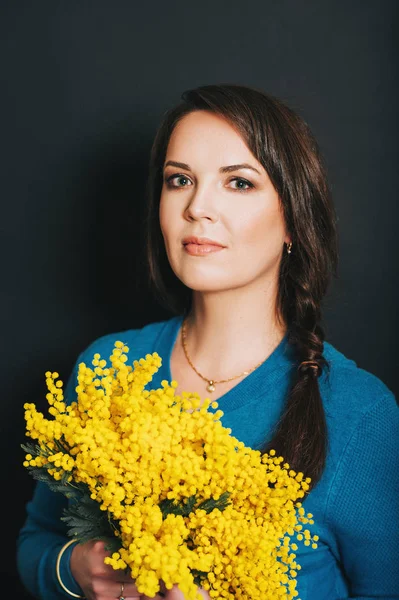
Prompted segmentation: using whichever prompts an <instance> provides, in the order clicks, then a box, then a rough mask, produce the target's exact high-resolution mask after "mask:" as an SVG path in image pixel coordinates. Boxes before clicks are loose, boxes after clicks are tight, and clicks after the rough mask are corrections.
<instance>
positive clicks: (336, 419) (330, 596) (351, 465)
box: [17, 316, 399, 600]
mask: <svg viewBox="0 0 399 600" xmlns="http://www.w3.org/2000/svg"><path fill="white" fill-rule="evenodd" d="M181 322H182V317H180V316H179V317H173V318H171V319H169V320H166V321H162V322H157V323H152V324H149V325H147V326H145V327H143V328H142V329H136V330H129V331H123V332H118V333H115V334H109V335H106V336H103V337H101V338H99V339H97V340H95V341H94V342H93V343H92V344H90V346H88V348H86V349H85V350H84V352H82V354H81V355H80V356H79V357H78V360H77V361H76V364H75V367H74V370H73V372H72V374H71V377H70V378H69V381H68V384H67V386H66V389H65V395H66V398H67V401H68V402H71V401H73V400H74V399H75V398H76V392H75V391H74V390H75V386H76V384H77V383H76V382H77V367H78V364H79V362H81V361H84V362H85V363H86V364H88V365H89V364H91V360H92V357H93V354H94V353H95V352H99V353H100V354H101V356H102V358H105V359H107V358H108V357H109V356H110V354H111V352H112V349H113V346H114V342H115V341H116V340H121V341H123V342H125V343H126V344H127V345H128V346H129V348H130V352H129V362H130V364H131V363H132V361H133V360H135V359H138V358H141V357H143V356H145V354H147V353H151V352H154V351H156V352H158V354H159V355H160V356H161V358H162V359H163V364H162V367H161V368H160V370H159V371H158V373H156V375H155V376H154V378H153V380H152V382H151V384H150V387H152V388H156V387H160V384H161V380H163V379H166V380H168V381H171V379H172V376H171V372H170V355H171V350H172V348H173V345H174V342H175V340H176V338H177V335H178V332H179V328H180V325H181ZM324 356H325V358H326V359H327V360H328V361H329V363H330V367H331V368H330V374H329V376H328V375H327V373H326V372H324V373H323V375H322V376H321V377H320V378H319V384H320V390H321V396H322V399H323V403H324V409H325V413H326V419H327V426H328V436H329V451H328V458H327V463H326V468H325V471H324V473H323V476H322V478H321V480H320V481H319V483H318V484H317V486H316V487H315V488H314V489H313V490H312V491H311V492H310V493H309V495H308V496H307V497H306V499H305V500H304V502H303V506H304V508H305V510H306V512H311V513H313V515H314V521H315V524H314V525H312V526H311V527H312V532H313V533H314V534H318V535H319V537H320V541H319V545H318V548H317V549H316V550H314V549H311V548H307V547H305V546H304V545H303V544H302V543H298V546H299V550H298V552H297V557H298V562H299V564H300V565H301V567H302V569H301V570H300V571H299V574H298V587H297V589H298V592H299V597H300V598H301V600H344V599H347V598H356V600H369V599H371V598H380V599H382V598H384V600H388V599H393V598H397V599H398V598H399V527H398V523H399V477H398V473H399V460H398V459H399V452H398V443H397V441H398V439H399V409H398V406H397V403H396V400H395V397H394V395H393V394H392V392H391V391H390V390H389V389H388V388H387V387H386V385H385V384H384V383H383V382H382V381H381V380H380V379H378V378H377V377H375V376H374V375H372V374H371V373H369V372H367V371H365V370H363V369H360V368H358V367H357V365H356V364H355V362H353V361H352V360H349V359H348V358H346V357H345V356H344V355H343V354H341V353H340V352H338V351H337V350H336V349H335V348H334V347H333V346H332V345H331V344H329V343H327V342H326V343H325V344H324ZM294 368H296V362H295V358H294V355H293V351H292V348H291V347H290V346H289V344H288V343H287V336H285V337H284V339H283V340H282V341H281V343H280V344H279V345H278V347H277V348H276V349H275V350H274V352H273V353H272V354H271V355H270V356H269V358H268V359H267V360H266V361H265V362H264V363H263V364H262V365H261V366H260V367H258V368H257V369H256V370H255V371H253V372H252V373H251V374H250V375H248V376H247V377H246V378H245V379H243V380H242V381H240V383H238V384H237V385H236V386H235V387H234V388H233V389H231V390H230V391H229V392H227V393H226V394H224V395H223V396H222V397H220V398H219V399H218V403H219V407H220V409H221V410H222V411H223V412H224V416H223V417H222V422H223V424H224V425H225V426H226V427H230V428H231V429H232V434H233V435H234V436H235V437H237V438H238V439H240V440H241V441H243V442H244V443H245V444H246V445H248V446H251V447H252V448H255V449H259V448H260V447H261V445H262V444H263V443H264V441H265V440H268V439H270V436H271V433H272V430H273V427H274V425H275V424H276V422H277V420H278V418H279V416H280V415H281V412H282V409H283V405H284V402H285V398H286V396H287V393H288V390H289V383H290V375H291V373H292V369H294ZM64 506H66V500H65V498H64V497H63V496H61V495H60V494H55V493H53V492H51V491H49V489H48V488H47V486H45V484H40V483H39V484H38V485H37V486H36V489H35V493H34V496H33V499H32V500H31V501H30V502H29V503H28V504H27V507H26V510H27V517H26V522H25V524H24V526H23V527H22V529H21V531H20V535H19V538H18V550H17V560H18V569H19V573H20V577H21V579H22V581H23V582H24V584H25V586H26V588H27V589H28V590H29V591H30V592H31V593H32V594H33V595H34V596H36V597H37V598H40V599H43V600H58V599H59V600H61V599H62V598H67V597H70V596H68V595H66V594H65V593H64V592H63V591H62V589H61V588H60V586H59V584H58V582H57V579H56V576H55V562H56V558H57V554H58V552H59V550H60V548H61V547H62V546H63V544H65V542H66V541H67V539H68V538H67V536H66V533H65V526H64V524H63V522H62V521H60V516H61V514H62V510H63V508H64ZM71 552H72V548H71V547H70V548H68V550H67V551H66V552H65V553H64V555H63V560H62V561H61V575H62V579H63V581H64V583H65V584H66V586H67V587H68V588H69V589H70V590H71V591H73V592H75V593H78V594H79V593H80V594H81V593H82V592H81V590H80V588H79V586H78V585H77V583H76V582H75V581H74V579H73V577H72V574H71V572H70V568H69V559H70V554H71Z"/></svg>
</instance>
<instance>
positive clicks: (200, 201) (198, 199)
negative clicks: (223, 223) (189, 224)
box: [184, 186, 219, 222]
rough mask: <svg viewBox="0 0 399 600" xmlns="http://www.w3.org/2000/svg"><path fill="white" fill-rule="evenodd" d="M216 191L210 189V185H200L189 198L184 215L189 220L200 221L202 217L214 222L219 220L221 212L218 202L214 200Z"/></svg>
mask: <svg viewBox="0 0 399 600" xmlns="http://www.w3.org/2000/svg"><path fill="white" fill-rule="evenodd" d="M215 193H216V192H212V191H211V190H210V189H209V186H208V187H206V186H202V187H200V186H199V187H197V189H195V190H193V191H192V193H191V194H190V196H189V198H188V200H187V206H186V208H185V211H184V217H185V218H186V219H187V221H198V220H200V219H207V220H208V221H212V222H216V221H218V219H219V214H218V211H217V208H216V203H215V201H214V200H212V197H215Z"/></svg>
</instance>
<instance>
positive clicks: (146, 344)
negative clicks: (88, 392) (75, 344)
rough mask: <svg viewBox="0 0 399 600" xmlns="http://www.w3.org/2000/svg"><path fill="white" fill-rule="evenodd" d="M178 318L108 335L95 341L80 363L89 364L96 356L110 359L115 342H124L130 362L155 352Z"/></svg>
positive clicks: (81, 355)
mask: <svg viewBox="0 0 399 600" xmlns="http://www.w3.org/2000/svg"><path fill="white" fill-rule="evenodd" d="M175 319H176V317H172V318H171V319H167V320H163V321H155V322H152V323H147V324H146V325H144V326H143V327H140V328H137V329H125V330H122V331H116V332H113V333H108V334H106V335H103V336H101V337H98V338H96V339H95V340H93V341H92V342H91V343H90V344H89V345H88V346H87V347H86V348H84V350H83V352H82V353H81V354H80V356H79V359H78V362H82V361H83V362H85V363H86V364H88V362H90V361H91V360H92V358H93V355H94V354H97V353H98V354H100V355H101V358H105V359H108V358H109V356H110V355H111V353H112V350H113V348H114V346H115V342H118V341H120V342H123V343H124V344H125V345H126V346H128V348H129V362H132V361H133V360H136V359H139V358H141V357H143V356H145V355H146V354H147V353H151V352H153V349H154V347H155V345H156V342H157V339H158V338H159V336H160V335H161V334H162V333H163V331H164V330H165V328H166V327H168V325H170V324H171V323H172V321H174V320H175Z"/></svg>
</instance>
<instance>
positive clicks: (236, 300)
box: [186, 287, 286, 380]
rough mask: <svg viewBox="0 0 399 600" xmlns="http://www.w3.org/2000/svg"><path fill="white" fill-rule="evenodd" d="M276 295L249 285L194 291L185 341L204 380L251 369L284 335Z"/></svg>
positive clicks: (192, 359) (187, 320)
mask: <svg viewBox="0 0 399 600" xmlns="http://www.w3.org/2000/svg"><path fill="white" fill-rule="evenodd" d="M275 306H276V293H273V291H272V290H270V289H269V290H263V293H262V294H260V293H259V290H257V291H256V293H255V291H254V292H253V293H251V291H249V290H248V288H247V287H246V288H242V289H239V290H237V289H235V290H227V291H223V292H220V291H218V292H217V293H216V292H215V293H213V292H206V293H203V292H193V302H192V308H191V311H190V314H189V315H188V317H187V319H186V345H187V351H188V354H189V356H190V359H191V361H192V363H193V364H194V366H195V367H196V368H197V369H198V370H199V371H200V372H201V373H203V374H204V376H206V377H209V379H214V380H218V379H225V378H228V377H232V376H234V375H236V374H238V373H240V372H242V371H246V370H250V369H252V368H253V367H254V366H255V365H257V364H258V363H260V362H263V360H266V358H267V357H268V356H269V355H270V354H271V353H272V352H273V350H274V349H275V348H276V346H277V345H278V344H279V343H280V341H281V340H282V338H283V337H284V335H285V333H286V326H285V325H284V324H282V323H280V322H279V320H278V318H277V315H276V310H275Z"/></svg>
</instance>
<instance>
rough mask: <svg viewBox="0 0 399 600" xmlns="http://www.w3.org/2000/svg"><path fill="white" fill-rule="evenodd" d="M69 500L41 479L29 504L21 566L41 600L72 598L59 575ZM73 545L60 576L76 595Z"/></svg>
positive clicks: (71, 390)
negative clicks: (62, 585) (59, 554)
mask: <svg viewBox="0 0 399 600" xmlns="http://www.w3.org/2000/svg"><path fill="white" fill-rule="evenodd" d="M81 357H82V354H81V355H80V356H79V358H78V360H77V361H76V363H75V366H74V368H73V371H72V373H71V376H70V378H69V380H68V383H67V385H66V388H65V399H66V401H67V403H70V402H72V401H73V400H74V399H76V392H75V387H76V381H77V371H78V366H79V362H80V361H81ZM66 507H67V499H66V497H65V496H63V495H62V494H59V493H55V492H52V491H51V490H50V489H49V487H48V486H47V485H46V484H44V483H41V482H38V483H37V484H36V486H35V491H34V494H33V497H32V499H31V500H30V501H29V502H28V503H27V506H26V519H25V523H24V524H23V526H22V528H21V530H20V532H19V535H18V539H17V569H18V573H19V576H20V578H21V581H22V583H23V584H24V586H25V588H26V589H27V590H28V592H29V593H30V594H32V596H34V597H35V598H38V599H40V600H47V599H49V598H51V599H52V600H65V598H71V596H70V595H68V594H66V592H64V590H63V589H62V588H61V586H60V584H59V582H58V579H57V576H56V561H57V557H58V553H59V551H60V550H61V548H62V546H63V545H64V544H65V543H66V542H67V541H69V540H70V538H69V537H68V536H67V531H66V526H65V524H64V522H63V521H61V517H62V514H63V510H64V508H66ZM72 549H73V546H70V547H69V548H67V550H66V551H65V552H64V554H63V556H62V559H61V564H60V575H61V579H62V581H63V583H64V584H65V585H66V587H67V588H68V589H69V590H71V592H73V593H75V594H79V595H82V596H83V594H82V591H81V589H80V587H79V586H78V584H77V583H76V582H75V580H74V578H73V576H72V573H71V571H70V566H69V565H70V556H71V553H72Z"/></svg>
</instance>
